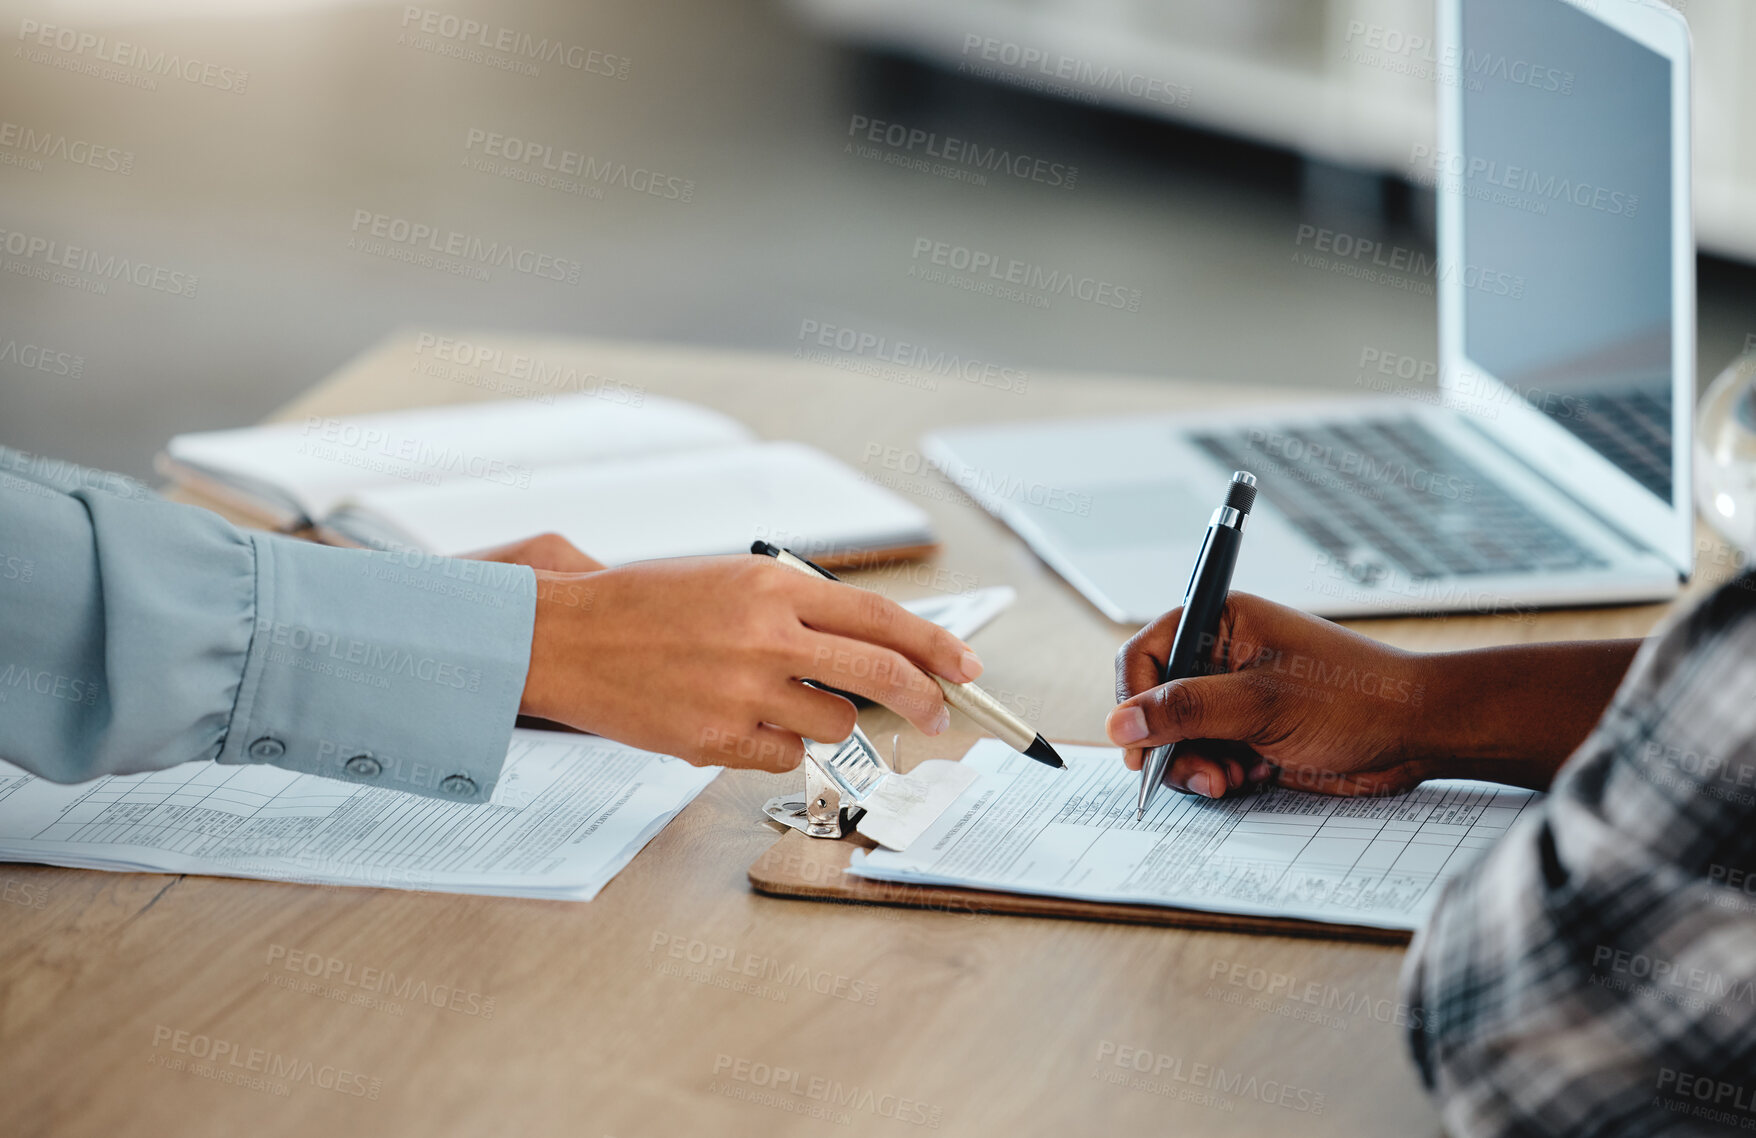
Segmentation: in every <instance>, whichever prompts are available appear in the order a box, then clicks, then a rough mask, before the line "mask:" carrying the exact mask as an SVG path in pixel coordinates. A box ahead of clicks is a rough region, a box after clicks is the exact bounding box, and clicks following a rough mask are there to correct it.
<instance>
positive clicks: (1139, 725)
mask: <svg viewBox="0 0 1756 1138" xmlns="http://www.w3.org/2000/svg"><path fill="white" fill-rule="evenodd" d="M1144 738H1146V712H1144V711H1142V710H1140V709H1139V708H1138V707H1125V708H1122V709H1121V710H1119V711H1116V712H1113V713H1112V714H1111V715H1110V742H1112V743H1117V744H1120V745H1121V746H1124V747H1126V746H1128V745H1129V744H1130V743H1138V742H1140V741H1141V740H1142V739H1144Z"/></svg>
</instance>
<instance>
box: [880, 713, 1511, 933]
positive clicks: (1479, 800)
mask: <svg viewBox="0 0 1756 1138" xmlns="http://www.w3.org/2000/svg"><path fill="white" fill-rule="evenodd" d="M1059 750H1060V752H1061V756H1062V757H1063V758H1064V759H1066V760H1067V765H1068V768H1069V769H1068V770H1066V771H1058V770H1053V769H1051V768H1049V767H1045V766H1043V765H1042V764H1041V763H1037V762H1033V761H1031V760H1030V759H1027V758H1025V757H1024V756H1023V755H1020V754H1018V753H1017V752H1016V751H1013V750H1012V749H1011V748H1009V747H1007V746H1005V745H1004V744H1002V743H999V742H996V741H994V740H992V739H987V740H983V741H982V742H980V743H978V744H976V746H975V747H973V748H971V750H970V752H969V754H968V755H966V756H965V757H964V760H963V761H964V762H965V763H968V764H971V765H973V766H974V767H975V768H976V769H977V771H978V772H979V777H978V778H977V779H976V781H975V782H974V784H973V785H971V786H970V788H969V789H968V790H966V791H964V792H963V794H962V796H961V797H959V798H958V799H957V800H956V801H955V802H953V803H952V804H951V806H950V807H949V808H948V809H947V810H946V811H945V813H944V814H942V815H940V817H939V820H938V821H937V822H936V823H934V824H933V825H932V826H930V827H929V828H928V829H927V831H926V832H925V833H924V834H922V835H921V836H920V837H919V838H917V839H916V840H915V841H914V842H913V844H911V845H910V846H909V848H908V850H907V851H906V852H904V853H893V852H891V851H889V850H876V851H873V852H870V853H860V852H856V853H855V854H854V859H853V863H852V864H851V865H850V866H849V867H848V871H849V872H850V873H852V874H854V875H856V876H859V877H869V878H874V879H877V880H880V881H899V882H906V883H909V884H916V885H938V886H950V887H962V888H969V889H990V890H998V891H1000V892H1006V893H1034V894H1040V895H1043V896H1050V897H1072V898H1078V899H1081V900H1087V901H1113V902H1128V903H1132V904H1145V905H1166V906H1171V907H1175V908H1181V909H1200V910H1206V911H1209V912H1219V913H1246V914H1250V915H1254V916H1267V917H1291V918H1296V919H1301V920H1308V921H1322V922H1327V923H1331V924H1343V925H1365V926H1370V927H1374V928H1393V929H1413V928H1417V927H1419V925H1420V923H1421V921H1422V919H1423V918H1424V917H1425V916H1426V914H1427V911H1428V910H1429V909H1430V908H1431V907H1432V905H1433V902H1434V901H1435V900H1436V899H1437V897H1438V895H1439V890H1440V888H1441V887H1442V886H1443V885H1444V883H1445V881H1446V880H1447V879H1449V878H1450V877H1452V876H1453V875H1455V874H1456V873H1458V872H1459V871H1460V870H1462V869H1463V868H1464V867H1465V866H1467V865H1468V864H1469V863H1470V862H1471V861H1472V860H1473V859H1474V858H1476V857H1477V856H1479V855H1480V853H1481V852H1482V851H1483V850H1485V849H1487V848H1488V846H1490V845H1492V844H1493V843H1494V842H1495V841H1496V840H1497V839H1498V838H1499V837H1500V836H1501V835H1502V834H1504V833H1505V832H1506V830H1507V828H1508V827H1510V826H1511V825H1512V824H1513V823H1514V822H1515V821H1517V819H1518V818H1519V816H1520V815H1521V814H1523V813H1525V812H1527V811H1528V810H1530V809H1531V808H1532V807H1533V806H1534V805H1535V804H1536V803H1538V802H1539V801H1541V798H1542V796H1541V795H1539V794H1536V793H1535V792H1533V791H1529V790H1514V789H1511V788H1508V787H1504V786H1495V785H1493V784H1491V783H1483V782H1465V781H1462V780H1435V781H1433V782H1427V783H1423V784H1422V785H1421V786H1420V787H1419V788H1418V789H1416V790H1414V791H1413V792H1411V793H1409V794H1403V795H1397V796H1395V797H1392V798H1334V797H1327V796H1323V795H1316V794H1306V793H1302V792H1300V791H1296V790H1280V789H1277V790H1270V791H1267V792H1265V793H1261V794H1251V795H1242V796H1239V797H1236V798H1227V799H1221V800H1218V801H1215V800H1212V799H1207V798H1200V797H1195V796H1192V795H1184V794H1178V793H1175V792H1173V791H1169V790H1166V791H1163V792H1161V793H1160V794H1158V795H1157V796H1156V797H1155V798H1154V800H1153V805H1152V807H1151V808H1150V809H1149V810H1148V811H1147V814H1146V817H1145V818H1144V819H1143V820H1141V821H1139V822H1136V821H1135V820H1134V811H1135V804H1136V802H1137V800H1138V795H1139V790H1140V775H1139V774H1138V773H1136V772H1134V771H1130V770H1128V769H1127V768H1126V767H1124V766H1123V765H1122V758H1121V753H1120V752H1119V751H1115V750H1111V749H1108V748H1102V747H1065V746H1064V747H1061V748H1059Z"/></svg>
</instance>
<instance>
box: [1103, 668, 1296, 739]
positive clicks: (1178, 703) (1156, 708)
mask: <svg viewBox="0 0 1756 1138" xmlns="http://www.w3.org/2000/svg"><path fill="white" fill-rule="evenodd" d="M1273 712H1274V697H1273V695H1272V693H1270V692H1268V691H1266V690H1264V688H1263V687H1262V686H1261V685H1260V684H1258V683H1256V682H1255V677H1254V676H1252V675H1251V674H1250V673H1248V672H1233V673H1230V674H1228V675H1219V676H1191V677H1190V678H1188V679H1186V680H1172V681H1171V682H1170V683H1168V684H1160V685H1159V686H1158V687H1156V688H1153V689H1152V690H1151V691H1144V692H1141V693H1140V694H1139V695H1137V696H1134V697H1133V698H1131V699H1128V700H1125V701H1123V702H1122V703H1120V704H1118V705H1117V706H1116V709H1115V710H1114V711H1112V712H1110V715H1109V718H1108V719H1106V720H1105V721H1104V730H1105V732H1106V733H1107V734H1108V735H1109V737H1110V742H1112V743H1115V744H1117V745H1118V746H1123V747H1158V746H1162V745H1164V744H1166V743H1176V742H1180V741H1182V740H1184V739H1227V740H1231V741H1233V742H1238V743H1260V742H1263V741H1264V740H1265V737H1266V736H1267V735H1268V733H1269V732H1271V731H1272V730H1273V726H1272V717H1273Z"/></svg>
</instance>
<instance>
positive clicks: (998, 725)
mask: <svg viewBox="0 0 1756 1138" xmlns="http://www.w3.org/2000/svg"><path fill="white" fill-rule="evenodd" d="M750 552H751V553H755V554H759V555H760V556H763V557H772V558H774V559H775V560H776V561H778V562H780V563H781V564H782V565H785V566H786V567H787V568H789V569H796V570H798V571H799V572H801V573H809V574H811V575H812V576H813V577H822V578H824V579H825V580H828V581H836V580H840V578H838V577H837V576H836V575H835V574H834V573H831V572H830V571H829V570H827V569H825V568H823V567H822V566H821V565H816V564H813V563H812V562H810V561H808V560H806V559H805V558H803V557H800V556H799V555H798V554H796V553H793V552H792V551H791V550H787V549H782V548H781V547H780V546H778V545H774V544H772V543H770V542H766V541H757V542H754V543H752V544H751V546H750ZM933 678H934V679H935V680H937V681H938V682H939V690H940V691H943V692H944V693H945V702H946V703H949V704H950V705H951V706H952V707H955V708H957V710H959V711H961V712H963V713H964V714H965V715H967V716H969V717H970V719H971V720H972V721H973V722H974V723H975V725H976V726H978V727H980V728H981V729H982V730H984V731H986V732H987V733H988V734H990V735H992V736H994V738H996V739H998V740H1000V741H1001V742H1002V743H1005V744H1006V745H1007V746H1008V747H1011V748H1012V749H1013V750H1015V751H1017V752H1019V753H1020V754H1022V755H1025V756H1027V757H1029V758H1032V759H1035V760H1036V761H1037V762H1039V763H1044V764H1047V765H1048V766H1051V767H1058V768H1061V769H1063V770H1065V769H1066V767H1067V764H1066V763H1064V762H1062V761H1061V756H1060V755H1058V754H1056V753H1055V748H1053V747H1051V746H1049V741H1048V740H1047V739H1045V738H1043V737H1042V735H1041V734H1040V733H1038V731H1037V730H1036V728H1034V727H1032V726H1031V725H1030V724H1028V723H1026V722H1025V721H1024V720H1022V719H1020V718H1019V717H1018V716H1016V715H1014V714H1012V712H1011V710H1010V709H1008V708H1007V707H1006V705H1005V704H1003V703H1001V702H1000V701H999V700H997V699H995V698H994V697H993V696H991V695H989V694H988V693H987V692H985V691H983V690H982V689H981V688H979V687H977V686H976V685H975V684H954V683H952V682H951V681H950V680H948V679H945V678H944V677H943V676H934V677H933Z"/></svg>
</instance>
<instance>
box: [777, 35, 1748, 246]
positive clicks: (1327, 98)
mask: <svg viewBox="0 0 1756 1138" xmlns="http://www.w3.org/2000/svg"><path fill="white" fill-rule="evenodd" d="M791 4H792V7H793V8H794V9H795V10H796V11H798V12H799V13H801V14H802V15H803V16H804V17H805V18H806V19H807V20H808V21H809V22H810V23H811V24H813V25H814V26H815V27H817V28H818V29H819V30H821V31H822V32H824V33H825V34H827V35H830V36H832V37H834V38H836V39H839V40H842V41H844V42H849V43H855V44H860V45H863V46H869V47H879V48H885V49H889V50H893V51H899V52H903V53H906V54H909V55H913V56H915V57H917V58H921V59H924V60H926V61H928V62H931V63H933V64H936V65H938V66H940V67H943V68H946V69H948V70H951V71H954V72H956V73H958V74H962V75H967V76H970V77H972V78H977V79H982V80H987V81H992V82H998V83H1004V84H1007V85H1009V86H1014V87H1018V88H1021V89H1024V90H1030V91H1037V92H1040V93H1043V94H1048V95H1054V96H1058V97H1061V98H1066V99H1070V100H1073V101H1076V102H1082V103H1087V104H1090V105H1102V106H1107V107H1113V108H1117V109H1121V110H1126V111H1131V112H1134V113H1137V114H1146V115H1156V116H1159V117H1163V118H1167V119H1173V120H1176V121H1179V122H1184V123H1189V124H1192V125H1196V126H1201V127H1206V128H1208V129H1212V130H1218V131H1224V132H1227V133H1231V134H1236V135H1240V136H1242V137H1245V138H1249V139H1253V140H1256V141H1259V142H1264V143H1268V144H1270V145H1273V146H1280V147H1285V148H1287V149H1289V150H1293V151H1296V152H1298V153H1300V154H1302V155H1304V156H1306V157H1307V158H1311V159H1313V160H1316V161H1320V162H1326V163H1331V164H1335V165H1339V166H1349V167H1355V168H1358V169H1361V170H1365V171H1369V172H1372V173H1379V174H1386V175H1392V176H1396V177H1402V178H1407V179H1410V180H1411V181H1414V180H1417V179H1416V178H1415V177H1413V175H1414V174H1415V173H1416V172H1417V169H1418V165H1419V163H1418V161H1417V159H1416V155H1417V154H1420V153H1422V151H1420V150H1419V149H1418V148H1420V147H1431V146H1432V145H1433V139H1434V133H1435V130H1434V128H1435V124H1434V85H1435V81H1436V80H1435V75H1436V73H1437V71H1438V70H1439V69H1438V67H1437V61H1436V58H1435V53H1434V51H1433V49H1432V44H1433V4H1432V2H1431V0H791ZM1677 6H1678V7H1680V8H1683V9H1684V10H1685V14H1686V16H1687V18H1688V20H1689V22H1690V26H1691V31H1692V34H1693V37H1694V41H1695V204H1696V218H1695V222H1696V236H1697V242H1698V244H1699V245H1700V247H1701V248H1703V249H1706V250H1709V251H1712V252H1715V253H1720V254H1724V255H1728V256H1733V257H1738V258H1742V259H1745V260H1756V144H1752V142H1751V140H1750V135H1751V133H1752V132H1756V68H1751V67H1749V66H1748V65H1747V61H1748V60H1749V58H1750V57H1752V56H1756V11H1752V10H1751V6H1750V4H1749V0H1686V3H1685V2H1679V3H1678V5H1677Z"/></svg>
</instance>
